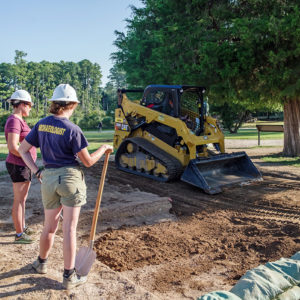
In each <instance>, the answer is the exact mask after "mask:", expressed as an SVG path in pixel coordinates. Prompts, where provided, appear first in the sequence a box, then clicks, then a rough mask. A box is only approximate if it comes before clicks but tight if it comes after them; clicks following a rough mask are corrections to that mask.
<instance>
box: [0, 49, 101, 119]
mask: <svg viewBox="0 0 300 300" xmlns="http://www.w3.org/2000/svg"><path fill="white" fill-rule="evenodd" d="M26 56H27V54H26V53H25V52H23V51H19V50H16V55H15V59H14V64H9V63H1V64H0V100H2V102H3V101H5V100H6V99H7V98H8V97H9V96H10V95H11V94H12V92H13V91H15V90H16V89H25V90H27V91H28V92H29V93H30V94H31V96H32V98H33V101H34V103H35V106H34V107H35V110H36V111H37V114H39V113H40V111H42V112H43V113H44V115H45V114H46V113H47V102H46V100H47V99H49V98H50V97H51V95H52V93H53V90H54V88H55V87H56V86H57V85H58V84H60V83H69V84H70V85H72V86H73V87H74V88H75V89H76V92H77V95H78V97H79V99H80V102H81V103H80V105H81V108H82V110H83V112H84V113H86V114H88V113H89V112H91V111H93V110H94V109H99V108H100V103H101V89H100V84H101V77H102V73H101V69H100V66H99V65H98V64H97V63H91V62H90V61H89V60H87V59H85V60H82V61H80V62H78V63H74V62H65V61H60V62H48V61H41V62H31V61H30V62H28V61H26V60H25V58H26ZM3 105H4V104H3ZM4 106H5V105H4Z"/></svg>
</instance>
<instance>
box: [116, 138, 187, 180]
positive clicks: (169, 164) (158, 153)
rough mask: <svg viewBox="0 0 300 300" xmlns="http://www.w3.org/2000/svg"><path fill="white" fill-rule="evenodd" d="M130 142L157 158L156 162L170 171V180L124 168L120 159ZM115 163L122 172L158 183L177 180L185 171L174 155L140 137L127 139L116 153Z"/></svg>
mask: <svg viewBox="0 0 300 300" xmlns="http://www.w3.org/2000/svg"><path fill="white" fill-rule="evenodd" d="M130 142H131V143H133V144H135V145H137V146H138V148H142V149H143V150H144V151H145V152H146V153H149V155H151V156H153V157H154V158H155V160H158V161H159V162H160V163H161V164H162V165H164V166H165V167H166V168H167V170H168V174H169V177H168V178H163V177H157V176H155V175H151V174H146V173H141V172H139V171H136V170H131V169H128V168H124V167H122V166H121V165H120V163H119V159H120V156H121V154H122V153H123V150H124V149H126V145H127V144H128V143H130ZM115 163H116V166H117V168H118V169H120V170H122V171H125V172H128V173H131V174H135V175H139V176H143V177H147V178H151V179H154V180H156V181H163V182H166V181H171V180H174V179H177V178H178V177H179V176H180V175H181V173H182V171H183V169H182V165H181V163H180V162H179V160H177V159H176V158H175V157H173V156H172V155H170V154H168V153H166V152H165V151H163V150H162V149H160V148H158V147H157V146H155V145H154V144H152V143H150V142H148V141H147V140H145V139H143V138H139V137H136V138H129V139H126V140H125V141H124V142H123V143H122V144H121V145H120V147H119V149H118V151H117V153H116V157H115Z"/></svg>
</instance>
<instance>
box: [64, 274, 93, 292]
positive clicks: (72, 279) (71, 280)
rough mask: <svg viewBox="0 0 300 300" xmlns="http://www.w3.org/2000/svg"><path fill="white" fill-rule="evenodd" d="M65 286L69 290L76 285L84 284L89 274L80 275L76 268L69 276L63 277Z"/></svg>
mask: <svg viewBox="0 0 300 300" xmlns="http://www.w3.org/2000/svg"><path fill="white" fill-rule="evenodd" d="M63 278H64V279H63V283H62V285H63V287H64V288H65V289H67V290H69V289H72V288H74V287H76V286H79V285H82V284H84V283H85V282H86V280H87V276H79V275H78V274H76V270H75V271H74V272H73V273H72V274H71V275H70V276H69V277H67V278H66V277H63Z"/></svg>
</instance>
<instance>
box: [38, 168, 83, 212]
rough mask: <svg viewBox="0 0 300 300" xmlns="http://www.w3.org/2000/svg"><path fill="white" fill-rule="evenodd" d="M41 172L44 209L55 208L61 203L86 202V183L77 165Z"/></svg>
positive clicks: (71, 204)
mask: <svg viewBox="0 0 300 300" xmlns="http://www.w3.org/2000/svg"><path fill="white" fill-rule="evenodd" d="M42 174H43V179H42V201H43V205H44V208H45V209H55V208H58V207H60V206H61V205H65V206H70V207H75V206H82V205H84V204H85V203H86V185H85V181H84V175H83V172H82V171H81V170H80V168H79V167H62V168H57V169H55V168H51V169H45V170H44V171H43V173H42Z"/></svg>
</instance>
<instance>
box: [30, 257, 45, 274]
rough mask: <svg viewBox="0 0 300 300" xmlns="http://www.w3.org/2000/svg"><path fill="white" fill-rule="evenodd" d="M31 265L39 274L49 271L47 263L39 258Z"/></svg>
mask: <svg viewBox="0 0 300 300" xmlns="http://www.w3.org/2000/svg"><path fill="white" fill-rule="evenodd" d="M31 266H32V268H33V269H34V270H36V272H37V273H39V274H46V273H47V271H48V267H47V263H46V262H45V263H40V261H39V259H37V260H36V261H34V262H33V263H32V265H31Z"/></svg>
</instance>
